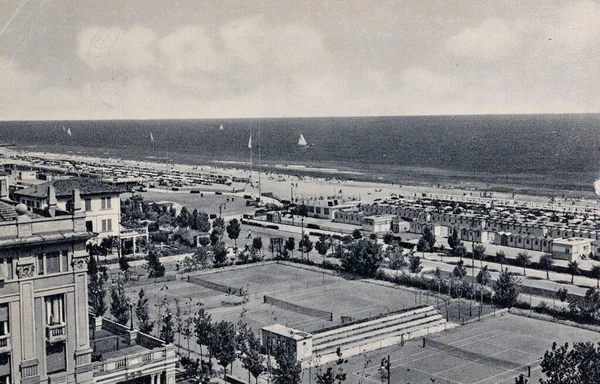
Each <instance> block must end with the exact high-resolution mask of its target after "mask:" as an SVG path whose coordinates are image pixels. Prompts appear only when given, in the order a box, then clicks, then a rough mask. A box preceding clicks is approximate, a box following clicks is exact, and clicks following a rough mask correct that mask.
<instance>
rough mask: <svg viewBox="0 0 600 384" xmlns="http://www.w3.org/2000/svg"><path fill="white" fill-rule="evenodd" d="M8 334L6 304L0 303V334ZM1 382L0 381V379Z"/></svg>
mask: <svg viewBox="0 0 600 384" xmlns="http://www.w3.org/2000/svg"><path fill="white" fill-rule="evenodd" d="M8 334H10V328H9V326H8V305H6V304H5V305H0V336H6V335H8ZM0 383H1V381H0Z"/></svg>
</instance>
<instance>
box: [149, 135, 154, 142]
mask: <svg viewBox="0 0 600 384" xmlns="http://www.w3.org/2000/svg"><path fill="white" fill-rule="evenodd" d="M150 141H151V142H153V143H154V136H152V132H150Z"/></svg>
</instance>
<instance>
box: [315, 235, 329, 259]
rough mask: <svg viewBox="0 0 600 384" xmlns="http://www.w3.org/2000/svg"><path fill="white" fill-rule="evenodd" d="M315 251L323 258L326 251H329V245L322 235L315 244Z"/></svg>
mask: <svg viewBox="0 0 600 384" xmlns="http://www.w3.org/2000/svg"><path fill="white" fill-rule="evenodd" d="M315 249H316V250H317V252H319V255H321V256H323V257H325V254H327V251H328V250H329V245H328V244H327V238H326V237H325V236H324V235H321V236H320V237H319V240H317V242H316V243H315Z"/></svg>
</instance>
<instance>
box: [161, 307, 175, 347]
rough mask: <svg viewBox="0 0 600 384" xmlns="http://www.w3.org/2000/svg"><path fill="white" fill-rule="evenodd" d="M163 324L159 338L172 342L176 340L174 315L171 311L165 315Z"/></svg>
mask: <svg viewBox="0 0 600 384" xmlns="http://www.w3.org/2000/svg"><path fill="white" fill-rule="evenodd" d="M162 324H163V325H162V328H161V330H160V335H159V338H160V339H161V340H162V341H164V342H165V343H168V344H170V343H172V342H173V341H174V340H175V325H174V324H173V315H171V312H170V311H169V312H167V313H166V314H165V315H163V319H162Z"/></svg>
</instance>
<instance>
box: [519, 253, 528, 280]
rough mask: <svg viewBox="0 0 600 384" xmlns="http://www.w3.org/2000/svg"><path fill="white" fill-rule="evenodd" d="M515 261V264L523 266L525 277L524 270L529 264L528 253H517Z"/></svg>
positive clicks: (524, 271)
mask: <svg viewBox="0 0 600 384" xmlns="http://www.w3.org/2000/svg"><path fill="white" fill-rule="evenodd" d="M516 260H517V263H519V264H521V265H522V266H523V275H524V276H527V271H526V270H525V267H527V266H528V265H529V264H531V256H529V253H527V251H523V252H519V254H518V255H517V259H516Z"/></svg>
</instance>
